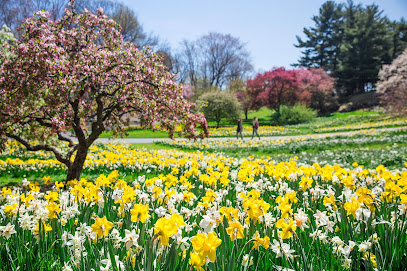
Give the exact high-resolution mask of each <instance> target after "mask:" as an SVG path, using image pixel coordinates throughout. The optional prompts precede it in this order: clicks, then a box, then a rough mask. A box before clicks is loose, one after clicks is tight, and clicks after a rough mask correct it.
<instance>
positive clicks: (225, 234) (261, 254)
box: [0, 133, 407, 271]
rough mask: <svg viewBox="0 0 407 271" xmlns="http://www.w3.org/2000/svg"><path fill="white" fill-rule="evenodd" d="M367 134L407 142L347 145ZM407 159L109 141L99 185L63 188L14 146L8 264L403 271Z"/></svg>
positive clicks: (0, 165) (2, 226)
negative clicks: (331, 158) (327, 157)
mask: <svg viewBox="0 0 407 271" xmlns="http://www.w3.org/2000/svg"><path fill="white" fill-rule="evenodd" d="M363 138H365V139H364V140H367V141H372V140H375V139H374V138H377V139H376V140H377V141H380V140H383V141H386V142H387V141H388V140H393V141H391V142H390V143H391V144H393V145H395V144H396V145H397V144H404V143H405V142H406V138H405V135H404V134H402V133H401V134H397V135H391V136H387V135H385V136H383V138H384V139H383V138H381V139H379V137H377V135H370V134H369V133H367V134H363V135H359V136H357V137H355V138H350V139H348V140H350V141H352V142H359V143H357V144H360V142H361V141H362V140H363ZM315 140H322V142H326V144H345V143H343V142H342V141H341V140H345V139H341V138H335V139H328V138H326V139H315ZM329 140H337V142H336V143H334V142H331V143H328V142H330V141H329ZM304 141H307V140H302V141H298V142H299V143H298V144H311V147H312V146H315V145H312V144H314V143H310V142H308V143H304ZM235 142H237V141H235ZM254 142H258V141H257V140H256V141H252V144H255V143H254ZM260 142H261V141H260ZM316 142H318V141H316ZM338 142H339V143H338ZM191 144H192V143H191ZM208 144H209V143H208ZM211 144H212V143H211ZM213 144H215V143H213ZM219 144H221V143H219ZM230 144H231V143H230ZM274 144H279V143H270V144H269V145H270V146H272V145H274ZM281 144H286V143H281ZM290 144H297V142H290ZM315 144H316V143H315ZM319 144H321V141H319ZM248 147H250V146H248ZM280 147H281V146H280ZM263 148H264V146H263ZM406 157H407V156H404V157H402V158H401V159H404V160H403V161H402V164H401V165H402V166H400V165H398V166H397V167H392V168H386V167H385V166H383V165H382V164H379V165H377V166H375V167H371V168H367V167H364V166H363V165H359V164H357V163H355V162H354V163H353V165H350V166H345V165H339V164H336V163H312V161H302V160H301V158H298V157H296V158H295V159H290V158H288V156H287V159H286V160H285V161H280V162H279V161H275V160H273V159H272V158H270V157H257V158H256V157H255V156H247V157H239V158H233V157H231V156H228V155H226V154H221V153H218V152H213V153H208V152H202V151H199V150H196V151H193V152H191V151H189V152H185V151H180V150H160V151H146V150H138V149H135V148H134V147H131V146H128V145H124V144H107V145H95V146H93V147H92V149H91V151H90V153H89V154H88V159H87V161H86V164H85V169H84V173H87V174H90V173H92V174H95V176H96V177H95V178H92V179H89V178H88V179H86V178H83V179H81V180H73V181H70V182H69V183H67V184H65V183H63V182H60V180H59V181H55V180H53V176H54V175H55V174H57V173H61V172H62V173H63V172H65V169H64V167H63V166H62V165H61V164H60V163H59V162H57V161H56V160H54V159H53V158H52V156H50V155H49V154H48V153H45V152H44V153H42V152H37V153H29V152H25V151H24V150H23V148H21V146H20V145H18V144H16V143H14V142H9V143H8V148H7V151H6V152H4V153H3V154H2V156H1V158H2V160H1V162H0V175H2V176H8V175H10V176H11V175H13V176H14V177H17V178H21V180H22V182H21V184H19V185H17V186H4V187H3V188H2V189H1V196H0V269H1V270H64V271H67V270H95V271H99V270H144V271H150V270H405V269H406V268H407V261H406V260H407V234H406V233H407V221H406V208H407V168H406V167H407V163H406V162H407V160H406ZM28 176H37V177H38V178H37V179H38V180H42V182H44V183H45V184H47V185H43V184H41V183H36V182H35V181H32V182H30V181H28V180H27V179H25V177H28Z"/></svg>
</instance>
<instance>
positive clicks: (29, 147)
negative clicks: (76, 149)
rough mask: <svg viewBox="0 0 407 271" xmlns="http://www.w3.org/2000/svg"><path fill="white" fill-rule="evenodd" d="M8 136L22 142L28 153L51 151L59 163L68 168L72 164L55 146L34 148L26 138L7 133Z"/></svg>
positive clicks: (42, 145) (41, 145) (43, 145)
mask: <svg viewBox="0 0 407 271" xmlns="http://www.w3.org/2000/svg"><path fill="white" fill-rule="evenodd" d="M6 136H7V137H9V138H12V139H14V140H16V141H18V142H20V143H21V144H23V145H24V147H26V149H27V150H28V151H51V152H53V153H54V155H55V157H56V159H57V160H58V161H59V162H61V163H63V164H64V165H66V166H67V167H68V168H69V167H70V166H71V164H72V162H71V160H69V159H66V158H64V157H63V156H62V154H61V152H60V151H59V150H58V149H57V148H56V147H54V146H50V145H45V144H40V145H35V146H34V145H31V144H30V142H29V141H28V140H26V139H25V138H22V137H21V136H18V135H13V134H9V133H6Z"/></svg>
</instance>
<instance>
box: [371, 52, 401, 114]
mask: <svg viewBox="0 0 407 271" xmlns="http://www.w3.org/2000/svg"><path fill="white" fill-rule="evenodd" d="M379 78H380V80H379V82H377V94H378V97H379V100H380V103H381V104H382V105H383V107H385V108H386V109H388V110H389V111H391V112H392V113H395V114H402V115H405V114H407V49H406V50H405V51H404V52H403V53H402V54H401V55H399V56H398V57H397V58H396V59H394V60H393V62H392V63H391V64H390V65H384V66H383V67H382V69H381V70H380V72H379Z"/></svg>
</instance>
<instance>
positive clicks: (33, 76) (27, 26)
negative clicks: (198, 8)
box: [0, 5, 208, 180]
mask: <svg viewBox="0 0 407 271" xmlns="http://www.w3.org/2000/svg"><path fill="white" fill-rule="evenodd" d="M21 30H22V31H23V35H22V38H21V39H20V40H19V41H18V42H17V44H16V45H15V46H11V45H10V46H8V47H9V48H7V49H8V51H9V52H11V53H10V54H8V55H5V54H3V53H0V60H2V61H0V63H1V64H0V100H1V103H0V135H1V136H2V142H3V143H4V142H5V140H7V138H12V139H14V140H17V141H18V142H20V143H21V144H23V145H24V146H25V147H26V148H27V149H28V150H30V151H39V150H45V151H51V152H53V153H54V154H55V156H56V158H57V159H58V161H60V162H61V163H63V164H65V165H66V166H67V168H68V174H67V180H73V179H79V177H80V174H81V172H82V169H83V165H84V162H85V160H86V155H87V153H88V149H89V147H90V146H91V145H92V143H93V142H94V141H95V140H96V139H97V138H98V137H99V136H100V135H101V133H102V132H103V131H105V130H106V128H107V127H110V128H113V129H114V130H115V131H116V132H117V133H118V134H120V133H123V132H124V130H123V127H124V125H125V124H126V122H125V119H124V118H123V116H124V115H127V116H128V115H129V114H130V115H137V116H138V117H139V118H140V121H141V124H142V126H143V127H144V128H146V127H151V128H153V129H154V128H155V125H157V124H158V125H159V126H161V127H162V128H164V129H166V130H167V131H168V132H169V135H170V137H173V136H174V131H175V125H182V126H183V127H184V132H183V135H184V136H186V137H189V138H191V137H195V132H196V124H200V125H201V127H202V133H201V136H208V127H207V124H206V120H205V118H204V116H203V115H201V114H192V113H191V112H190V104H189V103H188V102H187V101H186V100H184V99H183V97H182V95H181V94H182V88H181V87H180V86H179V85H177V84H176V83H175V82H174V81H173V78H174V76H173V75H172V74H170V73H168V72H167V69H166V67H165V66H164V65H163V64H162V63H161V61H160V58H159V57H158V56H156V55H155V54H154V53H153V52H152V51H151V50H149V49H145V50H142V51H140V50H138V49H137V48H136V47H135V46H134V45H133V44H130V43H124V42H123V37H122V36H121V34H120V26H119V25H118V24H117V23H116V22H115V21H113V20H111V19H108V18H107V16H106V15H105V14H104V13H103V10H102V9H99V10H98V12H97V14H92V13H91V12H89V11H87V10H85V11H84V12H83V13H82V14H78V13H76V12H75V11H74V10H73V8H72V5H70V6H69V8H68V9H67V10H66V12H65V15H64V17H63V18H62V19H61V20H59V21H52V20H51V19H50V17H49V14H48V13H47V12H43V11H40V12H37V13H36V14H35V15H34V17H32V18H29V19H27V20H26V21H25V22H24V24H23V25H22V27H21ZM86 124H88V126H89V127H90V129H89V128H88V129H87V127H88V126H87V125H86ZM68 131H74V133H75V136H76V138H77V142H76V141H74V140H72V139H71V138H69V137H68V136H67V135H66V132H68ZM60 141H65V142H67V144H68V145H69V150H68V151H62V150H61V148H59V147H58V144H57V143H58V142H60ZM3 145H4V144H3Z"/></svg>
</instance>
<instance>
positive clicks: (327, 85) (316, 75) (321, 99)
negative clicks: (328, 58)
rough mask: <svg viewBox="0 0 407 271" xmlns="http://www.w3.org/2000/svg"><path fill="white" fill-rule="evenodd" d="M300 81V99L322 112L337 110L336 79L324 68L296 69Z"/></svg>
mask: <svg viewBox="0 0 407 271" xmlns="http://www.w3.org/2000/svg"><path fill="white" fill-rule="evenodd" d="M294 71H295V72H296V73H297V79H298V80H299V82H300V90H299V91H300V92H299V96H300V100H301V102H302V103H304V104H306V105H307V106H309V107H311V108H314V109H316V110H318V112H320V113H327V112H332V111H335V110H336V109H337V107H338V105H337V101H336V98H335V95H334V84H335V79H334V78H333V77H331V76H330V75H329V74H328V73H327V72H326V71H324V70H323V69H322V68H309V69H305V68H301V69H298V70H294Z"/></svg>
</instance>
